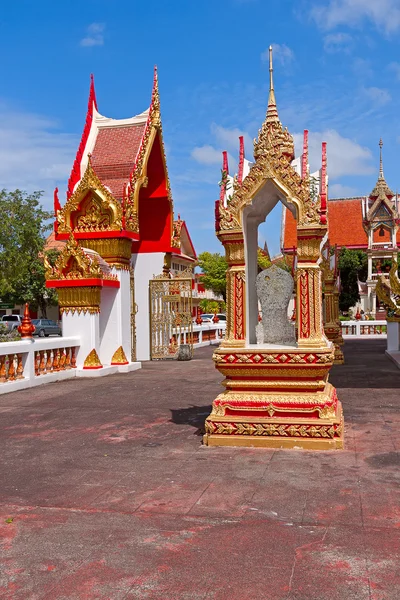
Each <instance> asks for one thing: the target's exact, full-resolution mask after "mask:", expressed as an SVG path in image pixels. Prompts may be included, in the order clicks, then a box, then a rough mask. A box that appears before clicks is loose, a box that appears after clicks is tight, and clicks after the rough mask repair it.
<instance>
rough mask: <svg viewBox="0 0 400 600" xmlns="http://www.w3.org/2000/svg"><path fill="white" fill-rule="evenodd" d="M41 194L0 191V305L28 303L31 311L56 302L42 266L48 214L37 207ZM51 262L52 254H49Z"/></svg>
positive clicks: (48, 228)
mask: <svg viewBox="0 0 400 600" xmlns="http://www.w3.org/2000/svg"><path fill="white" fill-rule="evenodd" d="M41 196H42V192H33V193H32V194H27V193H26V192H22V191H21V190H15V191H12V192H10V191H7V190H1V191H0V215H1V216H0V298H1V300H2V301H3V302H12V303H15V304H23V303H24V302H29V303H30V306H31V308H32V309H33V310H37V309H38V308H40V309H41V311H42V313H43V315H46V309H47V306H49V305H51V304H54V303H55V302H56V295H55V293H54V291H53V290H49V289H46V286H45V275H44V266H43V257H44V245H45V242H46V232H48V231H49V230H50V229H51V228H52V224H51V222H50V219H51V218H52V216H53V215H52V213H51V212H48V211H45V210H44V209H43V207H42V205H41V203H40V198H41ZM48 254H49V259H50V261H54V258H55V253H54V251H52V252H49V253H48Z"/></svg>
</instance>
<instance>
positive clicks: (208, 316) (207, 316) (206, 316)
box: [200, 313, 226, 323]
mask: <svg viewBox="0 0 400 600" xmlns="http://www.w3.org/2000/svg"><path fill="white" fill-rule="evenodd" d="M200 317H201V318H202V319H203V320H205V321H206V320H207V319H210V320H211V321H212V320H213V318H214V314H212V313H204V314H203V315H200ZM217 317H218V319H219V320H220V321H224V323H226V314H224V313H217Z"/></svg>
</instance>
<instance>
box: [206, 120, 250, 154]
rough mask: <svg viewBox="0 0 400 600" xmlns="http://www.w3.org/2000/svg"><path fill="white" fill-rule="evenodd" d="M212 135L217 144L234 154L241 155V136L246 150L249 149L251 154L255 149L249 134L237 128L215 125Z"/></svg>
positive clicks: (212, 126)
mask: <svg viewBox="0 0 400 600" xmlns="http://www.w3.org/2000/svg"><path fill="white" fill-rule="evenodd" d="M211 133H212V134H213V136H214V137H215V140H216V142H217V144H219V145H220V146H223V147H224V150H230V151H231V152H232V153H233V154H236V155H239V137H240V136H241V135H242V136H243V137H244V147H245V150H246V148H247V150H248V151H249V150H250V152H251V151H252V149H253V141H252V139H251V137H250V136H249V134H248V133H247V132H246V131H241V130H240V129H238V128H237V127H236V128H233V129H228V128H226V127H221V125H217V124H216V123H213V124H212V125H211Z"/></svg>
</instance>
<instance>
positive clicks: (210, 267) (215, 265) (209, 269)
mask: <svg viewBox="0 0 400 600" xmlns="http://www.w3.org/2000/svg"><path fill="white" fill-rule="evenodd" d="M198 261H199V267H200V268H201V270H202V272H203V273H204V276H203V277H202V280H201V282H202V284H203V285H204V287H205V288H206V289H207V290H212V291H213V292H214V294H221V295H222V297H223V299H224V300H226V271H227V268H228V264H227V262H226V260H225V256H221V254H219V253H218V252H216V253H214V254H211V252H202V253H201V254H200V255H199V258H198Z"/></svg>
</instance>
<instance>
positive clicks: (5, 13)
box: [0, 0, 400, 253]
mask: <svg viewBox="0 0 400 600" xmlns="http://www.w3.org/2000/svg"><path fill="white" fill-rule="evenodd" d="M399 33H400V0H379V2H378V1H377V0H304V1H303V0H296V1H293V0H279V2H277V1H273V2H272V1H269V0H201V2H195V1H193V0H170V1H169V2H166V1H165V0H153V2H142V1H140V2H139V1H136V0H130V1H126V0H119V1H117V0H116V1H115V2H111V1H110V0H96V1H93V0H86V1H85V2H81V1H78V0H69V1H68V2H62V1H61V2H54V1H52V2H50V1H49V0H41V1H40V2H35V3H34V2H31V0H20V1H19V2H7V3H4V5H3V6H2V14H1V16H0V49H1V57H2V60H1V63H0V64H1V90H0V187H6V188H10V189H12V188H15V187H20V188H22V189H26V190H27V191H33V190H36V189H43V190H45V197H44V203H45V205H46V206H47V207H49V208H50V207H51V205H52V190H53V188H54V187H55V185H58V186H59V187H60V190H62V191H63V192H64V190H65V186H66V180H67V179H68V175H69V171H70V168H71V165H72V161H73V158H74V155H75V152H76V149H77V146H78V143H79V139H80V135H81V131H82V127H83V123H84V119H85V114H86V104H87V94H88V87H89V74H90V73H91V72H93V73H94V75H95V82H96V91H97V99H98V105H99V110H100V112H101V113H102V114H104V115H106V116H110V117H114V118H124V117H128V116H131V115H133V114H137V113H139V112H141V111H142V110H144V109H145V108H147V106H148V104H149V98H150V92H151V85H152V71H153V65H154V64H155V63H156V64H157V65H158V68H159V80H160V94H161V110H162V118H163V128H164V139H165V144H166V149H167V161H168V168H169V173H170V178H171V184H172V191H173V196H174V202H175V212H176V213H178V212H180V213H181V216H182V218H185V219H186V221H187V223H188V227H189V231H190V233H191V235H192V238H193V241H194V244H195V247H196V249H197V251H198V252H201V251H203V250H210V251H220V250H221V246H220V244H219V242H218V240H217V239H216V238H215V234H214V222H213V220H214V200H215V199H216V198H217V197H218V193H219V190H218V181H219V179H220V168H221V159H220V154H221V151H222V150H228V151H229V154H230V157H231V158H230V160H231V164H230V168H231V169H230V170H231V172H234V170H235V166H236V165H235V164H234V163H235V161H236V160H237V154H238V141H237V138H238V136H239V135H240V134H241V133H242V134H244V135H245V139H246V156H247V158H249V159H250V158H251V156H252V142H251V140H252V138H253V137H254V136H255V135H256V134H257V130H258V127H259V126H260V125H261V123H262V121H263V118H264V114H265V109H266V103H267V95H268V89H267V83H268V65H267V63H266V61H265V52H266V50H267V48H268V46H269V44H272V45H273V46H274V47H275V60H274V68H275V71H274V77H275V89H276V96H277V102H278V108H279V112H280V117H281V120H282V122H283V123H284V125H287V126H288V127H289V130H290V131H291V133H293V134H294V136H295V141H296V142H297V154H299V153H300V150H301V146H300V145H299V142H300V141H301V135H302V131H303V129H304V128H308V129H309V130H310V144H311V169H313V170H316V169H317V168H319V166H320V165H319V153H320V144H321V141H322V140H326V141H327V142H328V173H329V176H330V196H331V197H336V196H340V197H341V196H350V195H365V194H368V193H369V192H370V191H371V189H372V187H373V185H374V183H375V180H376V178H377V172H378V155H379V152H378V151H379V148H378V142H379V138H380V137H381V136H382V138H383V140H384V168H385V175H386V179H387V181H388V183H389V185H390V186H391V187H392V188H393V189H395V190H396V189H397V186H400V179H399V177H398V174H397V173H398V166H397V164H398V158H397V157H398V154H399V149H400V146H399V142H400V111H399V109H398V102H397V97H398V96H399V93H400V41H399V40H400V36H399ZM62 195H63V194H62ZM262 235H263V236H266V237H267V238H268V243H269V245H270V249H271V251H272V252H273V253H275V252H277V251H278V246H279V242H278V239H279V214H278V213H277V211H274V213H273V214H271V215H270V217H269V219H268V220H267V224H266V225H265V226H264V228H263V232H262Z"/></svg>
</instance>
